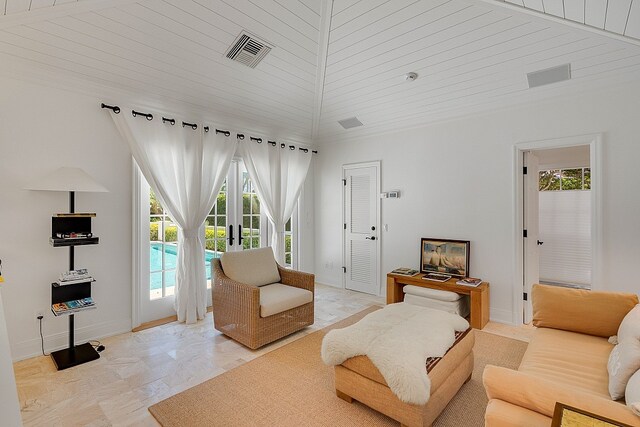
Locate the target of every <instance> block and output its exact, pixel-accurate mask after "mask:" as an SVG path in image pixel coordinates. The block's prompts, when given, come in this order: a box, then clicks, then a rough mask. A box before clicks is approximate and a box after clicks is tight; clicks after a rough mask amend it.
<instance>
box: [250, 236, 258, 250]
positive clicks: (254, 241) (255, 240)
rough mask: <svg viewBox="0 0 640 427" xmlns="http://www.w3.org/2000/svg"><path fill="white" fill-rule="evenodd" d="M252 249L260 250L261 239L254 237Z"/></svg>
mask: <svg viewBox="0 0 640 427" xmlns="http://www.w3.org/2000/svg"><path fill="white" fill-rule="evenodd" d="M251 247H252V248H259V247H260V237H252V238H251Z"/></svg>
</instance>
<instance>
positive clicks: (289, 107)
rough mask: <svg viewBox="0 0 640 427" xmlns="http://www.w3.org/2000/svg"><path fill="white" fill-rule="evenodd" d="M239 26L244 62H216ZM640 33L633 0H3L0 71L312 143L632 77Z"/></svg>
mask: <svg viewBox="0 0 640 427" xmlns="http://www.w3.org/2000/svg"><path fill="white" fill-rule="evenodd" d="M514 3H515V5H514ZM3 6H4V7H3ZM243 30H246V31H249V32H250V33H252V34H254V35H256V36H258V37H260V38H262V39H263V40H264V41H266V42H268V43H270V44H271V45H273V49H272V50H271V52H270V53H269V54H267V56H266V57H265V59H264V60H263V61H262V62H261V63H260V64H259V65H258V66H257V67H256V68H255V69H252V68H248V67H246V66H245V65H242V64H239V63H236V62H234V61H231V60H229V59H228V58H226V57H225V53H226V51H227V49H228V48H229V47H230V46H231V45H232V44H233V43H234V41H235V40H236V38H237V37H238V35H239V34H240V33H241V31H243ZM638 37H640V0H616V1H608V2H607V1H606V0H602V1H600V0H589V1H588V2H584V1H583V0H537V1H534V0H519V1H516V0H513V1H511V0H509V1H506V2H505V1H502V0H482V1H480V0H334V1H333V2H331V1H326V0H78V1H69V0H0V64H1V65H0V73H2V74H3V75H5V76H10V77H16V78H28V79H35V80H37V81H41V82H43V83H46V84H51V85H54V86H59V87H61V88H67V89H74V90H82V91H85V92H89V93H95V94H98V95H99V96H101V97H103V98H104V99H105V101H111V102H120V101H122V102H125V101H126V102H135V103H136V104H139V105H147V106H150V107H151V106H155V107H157V108H165V109H167V110H168V111H176V112H181V111H193V112H198V113H199V114H207V115H212V116H214V117H216V118H218V119H219V120H220V125H224V126H227V127H229V128H232V129H235V130H244V129H248V130H252V131H255V132H261V133H263V134H264V135H265V136H268V137H271V138H282V139H289V140H297V141H303V142H308V141H311V140H313V141H315V142H319V143H323V142H328V143H331V142H335V141H338V140H342V139H344V138H352V137H360V136H365V135H369V134H374V133H379V132H385V131H389V130H394V129H398V128H402V127H415V126H419V125H422V124H425V123H429V122H433V121H437V120H442V119H445V118H450V117H455V116H460V115H463V114H469V113H474V112H478V111H484V110H487V109H490V108H496V107H505V106H509V105H516V104H520V103H524V102H532V101H536V100H541V99H547V98H549V97H552V96H556V95H559V94H566V93H572V92H574V91H578V90H581V89H583V88H585V87H593V86H598V85H606V84H610V83H611V82H612V81H620V80H624V79H628V80H629V81H631V82H632V84H639V82H640V40H638ZM566 63H570V64H571V75H572V79H571V80H570V81H566V82H562V83H556V84H553V85H549V86H544V87H540V88H536V89H529V88H528V85H527V79H526V73H527V72H530V71H535V70H541V69H545V68H549V67H553V66H557V65H561V64H566ZM408 72H415V73H417V74H418V79H417V80H415V81H413V82H407V81H405V79H404V75H405V74H406V73H408ZM354 116H355V117H357V118H358V119H359V120H360V121H361V122H362V123H363V126H361V127H358V128H354V129H349V130H345V129H343V128H342V127H340V126H339V124H338V120H341V119H345V118H350V117H354Z"/></svg>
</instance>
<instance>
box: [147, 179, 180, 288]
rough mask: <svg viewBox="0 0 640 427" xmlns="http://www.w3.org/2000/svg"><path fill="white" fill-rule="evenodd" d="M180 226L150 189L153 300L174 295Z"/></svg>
mask: <svg viewBox="0 0 640 427" xmlns="http://www.w3.org/2000/svg"><path fill="white" fill-rule="evenodd" d="M177 242H178V226H177V225H176V224H175V223H174V222H173V220H172V219H171V217H169V215H167V213H166V212H165V210H164V208H163V207H162V205H161V204H160V202H159V201H158V200H157V198H156V195H155V193H154V192H153V190H151V189H150V188H149V270H150V271H149V299H150V300H154V299H158V298H164V297H166V296H170V295H173V294H174V292H175V283H176V260H177V258H178V246H177Z"/></svg>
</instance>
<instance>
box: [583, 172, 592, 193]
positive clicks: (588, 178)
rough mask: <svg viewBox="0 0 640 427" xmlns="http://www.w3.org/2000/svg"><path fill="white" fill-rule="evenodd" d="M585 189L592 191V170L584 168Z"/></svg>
mask: <svg viewBox="0 0 640 427" xmlns="http://www.w3.org/2000/svg"><path fill="white" fill-rule="evenodd" d="M584 189H585V190H591V168H584Z"/></svg>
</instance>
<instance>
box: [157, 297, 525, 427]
mask: <svg viewBox="0 0 640 427" xmlns="http://www.w3.org/2000/svg"><path fill="white" fill-rule="evenodd" d="M377 308H378V307H371V308H369V309H366V310H364V311H362V312H360V313H358V314H355V315H353V316H351V317H348V318H346V319H345V320H342V321H340V322H338V323H335V324H333V325H331V326H328V327H327V328H325V329H322V330H320V331H317V332H314V333H312V334H309V335H306V336H304V337H302V338H300V339H298V340H296V341H294V342H291V343H289V344H287V345H285V346H283V347H280V348H278V349H276V350H274V351H271V352H269V353H266V354H264V355H263V356H260V357H258V358H256V359H254V360H252V361H250V362H248V363H246V364H244V365H242V366H239V367H237V368H235V369H233V370H231V371H228V372H225V373H223V374H221V375H219V376H217V377H215V378H212V379H210V380H208V381H205V382H204V383H202V384H199V385H197V386H195V387H193V388H190V389H188V390H185V391H183V392H182V393H179V394H176V395H175V396H172V397H170V398H168V399H166V400H163V401H161V402H159V403H157V404H155V405H153V406H151V407H150V408H149V411H150V412H151V414H152V415H153V416H154V417H155V418H156V420H157V421H158V422H159V423H160V424H161V425H162V426H163V427H193V426H331V427H333V426H345V427H346V426H353V427H356V426H358V427H360V426H398V425H399V424H398V422H396V421H394V420H392V419H390V418H388V417H386V416H384V415H382V414H380V413H378V412H376V411H374V410H372V409H369V408H367V407H366V406H364V405H362V404H360V403H358V402H355V401H354V403H352V404H349V403H347V402H345V401H343V400H341V399H339V398H338V397H336V395H335V390H334V385H333V367H328V366H325V365H324V363H322V360H321V359H320V345H321V343H322V337H324V335H325V334H326V333H327V331H329V330H330V329H334V328H343V327H345V326H348V325H350V324H352V323H355V322H357V321H358V320H359V319H361V318H362V317H363V316H364V315H366V314H367V313H370V312H372V311H374V310H376V309H377ZM475 334H476V344H475V348H474V353H475V366H474V370H473V376H472V379H471V381H469V382H468V383H466V384H465V385H464V386H463V387H462V388H461V389H460V391H459V392H458V394H457V395H456V397H454V399H453V400H452V401H451V403H449V405H448V406H447V407H446V408H445V410H444V411H443V412H442V414H441V415H440V417H439V418H438V419H437V420H436V422H435V423H434V426H452V427H453V426H455V427H459V426H465V427H466V426H483V425H484V411H485V408H486V405H487V397H486V395H485V392H484V388H483V386H482V371H483V370H484V367H485V365H487V364H492V365H499V366H505V367H508V368H514V369H515V368H517V367H518V365H519V364H520V361H521V360H522V356H523V355H524V352H525V350H526V347H527V344H526V343H524V342H522V341H517V340H513V339H509V338H504V337H500V336H497V335H493V334H489V333H485V332H481V331H475Z"/></svg>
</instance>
